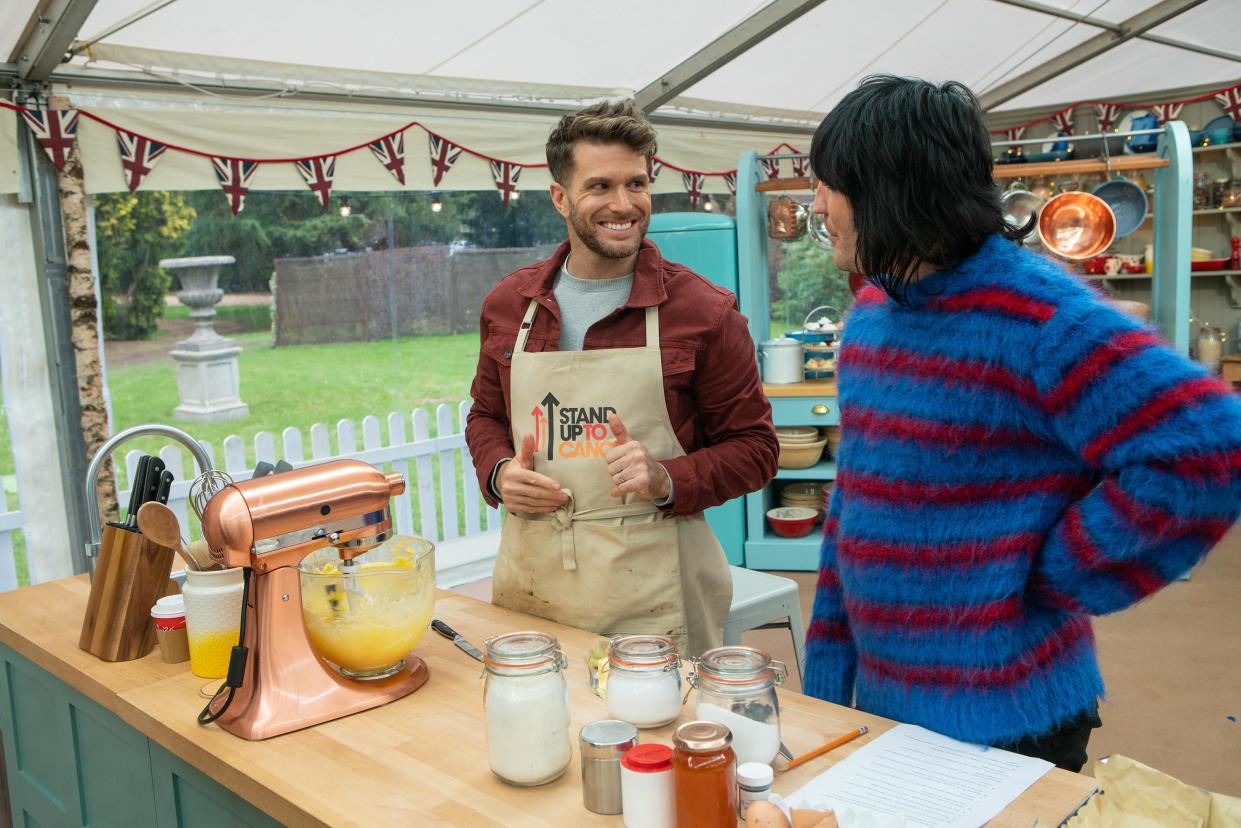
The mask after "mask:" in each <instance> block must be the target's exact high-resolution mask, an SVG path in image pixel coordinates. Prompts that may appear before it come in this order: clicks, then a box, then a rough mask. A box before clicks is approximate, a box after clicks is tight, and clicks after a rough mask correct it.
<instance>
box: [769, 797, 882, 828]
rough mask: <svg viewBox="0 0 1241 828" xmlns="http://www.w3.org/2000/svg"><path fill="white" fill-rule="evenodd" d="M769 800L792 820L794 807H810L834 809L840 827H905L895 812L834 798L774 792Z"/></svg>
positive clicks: (824, 809)
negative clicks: (886, 811) (782, 794)
mask: <svg viewBox="0 0 1241 828" xmlns="http://www.w3.org/2000/svg"><path fill="white" fill-rule="evenodd" d="M767 801H768V802H770V803H771V804H773V805H775V806H776V807H777V808H779V809H780V810H781V811H783V812H784V816H785V818H786V819H788V820H789V821H790V822H792V819H793V816H792V814H790V813H789V811H790V810H792V809H793V808H810V809H812V810H815V811H834V812H835V813H836V822H837V824H839V825H840V828H905V820H904V818H903V817H899V816H896V815H895V814H881V813H879V812H878V811H872V810H871V809H870V808H863V807H861V806H858V805H844V804H841V803H838V802H834V801H833V800H831V799H829V798H827V797H825V796H820V797H816V798H814V799H811V798H809V797H805V796H794V797H790V798H789V799H784V798H783V797H782V796H780V794H776V793H773V794H772V795H771V796H770V797H768V799H767Z"/></svg>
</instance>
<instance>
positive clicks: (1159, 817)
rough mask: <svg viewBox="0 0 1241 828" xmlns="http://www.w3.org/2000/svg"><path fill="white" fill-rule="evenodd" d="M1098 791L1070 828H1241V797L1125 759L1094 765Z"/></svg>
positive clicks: (1116, 758) (1125, 757) (1072, 820)
mask: <svg viewBox="0 0 1241 828" xmlns="http://www.w3.org/2000/svg"><path fill="white" fill-rule="evenodd" d="M1094 776H1095V779H1096V780H1097V781H1098V783H1099V792H1098V793H1097V794H1095V795H1094V796H1093V797H1091V798H1090V800H1089V801H1088V802H1087V803H1086V804H1085V805H1083V806H1082V808H1081V810H1079V811H1078V812H1077V814H1076V815H1074V816H1073V818H1072V819H1070V820H1069V821H1068V823H1067V824H1068V825H1069V826H1070V828H1241V799H1236V798H1234V797H1231V796H1224V795H1222V794H1213V793H1210V792H1209V791H1204V790H1202V789H1201V788H1195V787H1193V786H1192V785H1186V784H1185V783H1184V782H1181V781H1180V780H1179V779H1175V778H1173V777H1171V776H1169V775H1168V774H1166V773H1163V772H1162V771H1157V770H1155V769H1154V768H1151V767H1147V766H1146V765H1143V764H1142V763H1141V762H1138V761H1136V760H1133V759H1130V758H1129V757H1127V756H1111V757H1109V758H1108V760H1107V761H1106V762H1103V761H1100V762H1095V765H1094Z"/></svg>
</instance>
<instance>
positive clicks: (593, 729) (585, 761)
mask: <svg viewBox="0 0 1241 828" xmlns="http://www.w3.org/2000/svg"><path fill="white" fill-rule="evenodd" d="M637 744H638V728H636V727H635V726H633V725H631V724H630V723H629V722H622V721H618V720H616V719H600V720H599V721H596V722H590V723H589V724H586V725H583V726H582V730H581V733H580V734H579V735H578V749H579V750H580V752H581V755H582V802H583V804H585V806H586V810H588V811H593V812H594V813H596V814H619V813H620V812H621V769H620V758H621V756H622V755H623V754H624V753H625V751H627V750H629V749H630V748H632V747H634V746H635V745H637Z"/></svg>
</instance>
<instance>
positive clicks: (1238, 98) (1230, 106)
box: [1215, 86, 1241, 121]
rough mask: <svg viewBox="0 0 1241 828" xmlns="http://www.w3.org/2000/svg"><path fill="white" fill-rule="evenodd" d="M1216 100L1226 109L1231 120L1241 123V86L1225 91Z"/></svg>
mask: <svg viewBox="0 0 1241 828" xmlns="http://www.w3.org/2000/svg"><path fill="white" fill-rule="evenodd" d="M1215 100H1216V101H1218V102H1219V105H1220V106H1222V107H1223V108H1224V112H1226V113H1227V114H1228V117H1229V118H1232V119H1233V120H1234V121H1241V86H1234V87H1233V88H1232V89H1225V90H1224V91H1223V92H1220V93H1219V94H1218V95H1216V96H1215Z"/></svg>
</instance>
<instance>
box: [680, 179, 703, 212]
mask: <svg viewBox="0 0 1241 828" xmlns="http://www.w3.org/2000/svg"><path fill="white" fill-rule="evenodd" d="M705 177H706V176H704V175H703V174H702V173H697V172H683V173H681V183H683V184H684V185H685V192H687V193H689V203H690V208H691V209H693V210H697V209H698V199H699V198H701V197H702V182H703V179H704V178H705Z"/></svg>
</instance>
